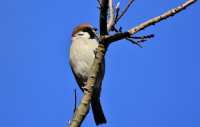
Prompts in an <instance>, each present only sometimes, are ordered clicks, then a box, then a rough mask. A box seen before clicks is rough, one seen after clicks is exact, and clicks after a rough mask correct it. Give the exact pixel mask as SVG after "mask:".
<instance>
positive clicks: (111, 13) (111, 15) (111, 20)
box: [107, 0, 115, 31]
mask: <svg viewBox="0 0 200 127" xmlns="http://www.w3.org/2000/svg"><path fill="white" fill-rule="evenodd" d="M108 4H109V20H108V25H107V28H108V31H110V30H111V29H112V27H113V25H114V22H115V14H114V9H113V0H109V3H108Z"/></svg>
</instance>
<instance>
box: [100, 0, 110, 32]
mask: <svg viewBox="0 0 200 127" xmlns="http://www.w3.org/2000/svg"><path fill="white" fill-rule="evenodd" d="M100 3H101V8H100V17H99V22H100V35H107V34H108V31H107V16H108V14H107V12H108V0H101V1H100Z"/></svg>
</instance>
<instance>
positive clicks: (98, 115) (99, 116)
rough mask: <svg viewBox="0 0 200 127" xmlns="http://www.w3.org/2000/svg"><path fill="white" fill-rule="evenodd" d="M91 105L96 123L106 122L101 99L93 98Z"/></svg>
mask: <svg viewBox="0 0 200 127" xmlns="http://www.w3.org/2000/svg"><path fill="white" fill-rule="evenodd" d="M91 106H92V112H93V116H94V120H95V123H96V125H99V124H104V123H106V118H105V116H104V113H103V109H102V107H101V102H100V99H92V101H91Z"/></svg>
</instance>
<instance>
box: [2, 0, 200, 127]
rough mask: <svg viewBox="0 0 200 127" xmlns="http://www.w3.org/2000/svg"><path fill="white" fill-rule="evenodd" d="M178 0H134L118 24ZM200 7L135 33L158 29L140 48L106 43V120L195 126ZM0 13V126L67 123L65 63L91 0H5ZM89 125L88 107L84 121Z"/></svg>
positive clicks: (90, 16) (89, 17)
mask: <svg viewBox="0 0 200 127" xmlns="http://www.w3.org/2000/svg"><path fill="white" fill-rule="evenodd" d="M184 1H185V0H177V1H172V0H171V1H169V0H137V1H135V3H134V5H133V6H132V8H131V9H130V10H129V12H128V13H127V14H126V16H125V17H124V18H123V20H121V22H120V23H119V25H120V26H123V29H124V30H126V29H128V28H131V27H133V26H135V25H138V24H139V23H141V22H143V21H145V20H147V19H149V18H152V17H154V16H157V15H159V14H161V13H163V12H165V11H166V10H168V9H170V8H173V7H176V6H177V5H179V4H180V3H182V2H184ZM126 2H127V0H126V1H122V3H121V7H124V4H125V3H126ZM199 11H200V5H199V3H196V4H195V5H192V6H191V7H189V8H188V9H186V10H185V11H183V12H181V13H179V14H178V15H176V16H175V17H173V18H170V19H168V20H165V21H163V22H161V23H159V24H156V25H155V26H151V27H150V28H148V29H145V30H144V31H143V32H140V33H139V34H138V35H144V34H147V33H149V34H151V33H154V34H155V35H156V36H155V38H153V39H151V40H150V41H148V42H145V44H144V48H139V47H137V46H135V45H132V44H130V43H129V42H127V41H120V42H117V43H114V44H112V45H111V46H110V47H109V49H108V52H107V55H106V74H105V78H104V80H103V91H102V97H101V100H102V105H103V109H104V112H105V115H106V117H107V121H108V123H107V124H106V125H104V126H105V127H122V126H123V127H200V99H199V98H200V38H199V35H200V15H199ZM0 15H1V17H0V44H1V45H0V57H1V61H0V86H1V88H0V126H1V127H66V125H67V123H68V120H70V119H71V118H72V114H73V107H74V94H73V90H74V89H75V88H77V89H78V87H77V84H76V82H75V79H74V77H73V75H72V72H71V70H70V66H69V63H68V61H69V58H68V56H69V47H70V38H71V32H72V29H73V27H75V26H76V25H78V24H80V23H83V22H90V23H92V24H93V25H94V26H98V9H97V2H96V0H87V1H83V0H72V1H71V0H29V1H27V0H18V1H14V0H6V1H1V2H0ZM81 96H82V93H81V91H80V90H78V100H79V101H80V97H81ZM91 126H95V124H94V120H93V116H92V114H91V112H90V113H89V115H88V116H87V118H86V119H85V121H84V123H83V127H91Z"/></svg>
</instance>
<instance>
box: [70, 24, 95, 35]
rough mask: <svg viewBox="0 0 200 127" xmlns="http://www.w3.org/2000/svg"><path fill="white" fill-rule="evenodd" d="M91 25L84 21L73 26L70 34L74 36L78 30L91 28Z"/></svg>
mask: <svg viewBox="0 0 200 127" xmlns="http://www.w3.org/2000/svg"><path fill="white" fill-rule="evenodd" d="M91 29H92V26H91V25H90V24H88V23H84V24H80V25H79V26H77V27H75V28H74V30H73V32H72V36H74V35H75V34H76V33H78V32H80V31H84V30H86V31H87V30H91Z"/></svg>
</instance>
